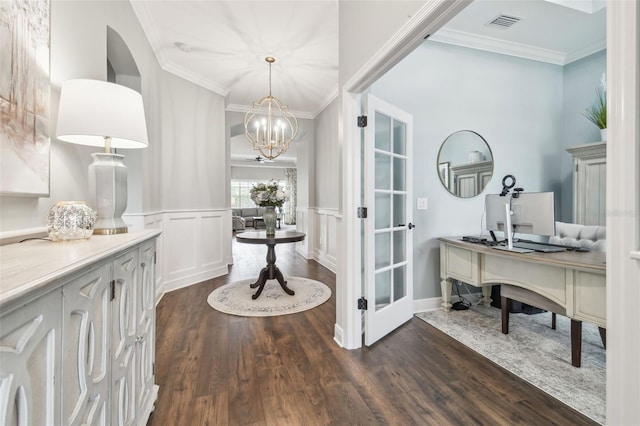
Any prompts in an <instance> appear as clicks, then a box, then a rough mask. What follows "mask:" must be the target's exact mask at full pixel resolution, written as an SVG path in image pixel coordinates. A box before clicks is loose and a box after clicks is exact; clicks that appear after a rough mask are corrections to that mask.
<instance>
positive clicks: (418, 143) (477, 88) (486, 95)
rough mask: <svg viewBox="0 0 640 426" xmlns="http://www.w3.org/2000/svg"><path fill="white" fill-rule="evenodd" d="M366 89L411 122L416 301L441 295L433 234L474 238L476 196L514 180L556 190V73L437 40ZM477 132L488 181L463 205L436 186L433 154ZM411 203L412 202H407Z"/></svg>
mask: <svg viewBox="0 0 640 426" xmlns="http://www.w3.org/2000/svg"><path fill="white" fill-rule="evenodd" d="M371 92H372V93H373V94H375V95H376V96H378V97H380V98H382V99H384V100H386V101H388V102H390V103H392V104H394V105H396V106H397V107H399V108H401V109H403V110H405V111H407V112H409V113H411V114H413V116H414V158H413V161H414V176H413V181H414V191H415V193H414V196H415V197H416V198H417V197H422V198H427V199H428V206H429V208H428V210H426V211H424V210H415V211H414V219H415V223H416V228H415V230H414V231H413V232H414V236H413V238H414V298H415V299H423V298H431V297H437V296H439V295H440V278H439V275H440V271H439V268H440V263H439V259H440V253H439V244H438V241H437V238H438V237H441V236H451V235H469V234H470V235H477V234H480V232H481V231H482V228H481V220H482V216H483V211H484V194H487V193H496V192H500V190H501V188H502V185H501V181H502V177H503V176H504V175H506V174H513V175H515V177H516V179H517V186H519V187H524V188H525V190H526V191H556V190H559V180H560V167H559V164H560V159H559V155H558V153H559V151H560V146H559V143H558V141H559V138H560V124H561V117H562V68H561V67H559V66H556V65H549V64H544V63H540V62H535V61H530V60H525V59H520V58H514V57H509V56H504V55H498V54H492V53H487V52H483V51H479V50H472V49H467V48H462V47H457V46H451V45H446V44H442V43H436V42H426V43H423V44H422V45H421V46H420V47H419V48H417V49H416V50H414V51H413V52H412V53H411V54H410V55H408V56H407V57H406V58H405V59H404V60H402V61H401V62H400V63H399V64H398V65H396V66H395V67H394V68H393V69H391V70H390V71H389V72H387V74H385V75H384V76H383V77H382V78H381V79H380V80H378V82H376V83H375V84H374V85H373V86H372V88H371ZM464 129H466V130H473V131H475V132H477V133H479V134H480V135H482V136H483V137H484V138H485V139H486V141H487V143H488V144H489V146H490V147H491V150H492V152H493V156H494V162H495V163H494V164H495V165H494V174H493V178H492V179H491V181H490V182H489V184H488V186H487V188H486V189H485V191H484V192H483V193H482V195H480V196H477V197H474V198H470V199H461V198H457V197H455V196H453V195H451V194H450V193H449V192H447V191H446V190H445V189H444V187H443V186H442V185H441V183H440V180H439V178H438V173H437V167H436V165H437V155H438V150H439V149H440V145H441V144H442V142H443V141H444V140H445V139H446V138H447V137H448V136H449V135H450V134H451V133H453V132H455V131H458V130H464ZM414 205H415V203H414Z"/></svg>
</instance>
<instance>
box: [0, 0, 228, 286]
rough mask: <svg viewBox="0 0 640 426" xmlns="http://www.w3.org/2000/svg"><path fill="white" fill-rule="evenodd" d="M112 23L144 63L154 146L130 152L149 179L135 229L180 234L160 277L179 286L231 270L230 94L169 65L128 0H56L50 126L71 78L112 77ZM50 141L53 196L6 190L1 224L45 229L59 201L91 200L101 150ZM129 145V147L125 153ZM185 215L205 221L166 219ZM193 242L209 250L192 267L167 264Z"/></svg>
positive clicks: (6, 228)
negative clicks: (94, 162)
mask: <svg viewBox="0 0 640 426" xmlns="http://www.w3.org/2000/svg"><path fill="white" fill-rule="evenodd" d="M107 26H109V27H111V28H112V29H113V30H115V31H116V32H117V33H118V34H119V35H120V36H121V37H122V39H123V41H124V42H125V43H126V45H127V46H128V48H129V50H130V51H131V54H132V56H133V58H134V60H135V62H136V65H137V67H138V69H139V71H140V76H141V92H142V96H143V100H144V105H145V114H146V124H147V130H148V135H149V146H148V147H147V148H146V149H143V150H139V151H138V152H135V154H131V159H132V160H133V161H131V163H130V164H129V165H130V167H132V170H131V171H130V172H131V175H132V177H134V178H135V177H136V176H138V177H140V176H141V177H142V183H141V185H138V186H136V187H135V188H134V190H133V191H132V196H133V197H137V198H135V199H134V201H135V202H133V203H132V205H133V208H134V209H135V211H132V210H130V209H128V210H127V212H126V213H125V214H126V217H125V221H126V222H127V224H129V225H131V227H132V230H135V229H136V228H142V227H145V226H149V227H157V228H162V229H163V230H164V231H165V232H164V233H163V234H162V236H161V239H166V238H168V236H172V235H174V236H175V239H174V240H172V241H165V242H164V243H162V241H161V242H160V244H159V246H160V247H164V249H163V250H162V255H161V256H159V259H158V268H159V269H161V270H162V273H161V274H159V275H160V276H163V277H165V278H167V277H172V278H171V279H172V280H173V283H174V284H173V285H174V286H178V285H182V284H183V283H184V282H185V280H186V281H188V279H189V278H188V277H192V278H193V279H200V278H202V277H212V276H215V275H220V274H221V273H224V272H226V270H227V268H226V267H227V263H228V262H229V261H230V259H231V219H230V215H229V214H228V213H227V212H226V211H223V212H222V213H219V212H218V210H217V209H218V208H224V207H225V205H226V203H225V199H226V198H227V193H228V191H229V188H228V185H226V174H225V167H226V166H225V165H226V160H227V158H226V157H227V153H226V148H225V147H226V144H225V138H224V135H225V133H224V98H223V97H221V96H220V95H217V94H214V93H212V92H209V91H208V90H206V89H203V88H201V87H199V86H196V85H194V84H192V83H189V82H186V81H185V80H183V79H181V78H179V77H176V76H174V75H172V74H169V73H166V72H164V71H163V70H161V69H160V67H159V65H158V62H157V60H156V57H155V54H154V52H153V51H152V49H151V46H150V45H149V43H148V41H147V39H146V37H145V34H144V32H143V31H142V28H141V26H140V24H139V22H138V20H137V18H136V16H135V14H134V13H133V10H132V8H131V4H130V3H129V2H125V1H91V2H87V1H53V2H52V3H51V120H50V129H51V130H50V134H51V135H55V125H56V121H57V114H58V103H59V94H60V85H61V83H62V82H63V81H65V80H68V79H72V78H93V79H98V80H106V77H107V66H106V58H107ZM51 148H52V149H51V195H50V197H48V198H47V197H43V198H33V197H24V198H18V197H2V198H1V200H0V217H1V218H2V220H0V232H2V233H4V234H8V233H9V234H10V233H20V232H24V231H25V230H27V229H31V228H40V227H44V225H45V220H46V215H47V212H48V210H49V208H50V206H51V205H52V204H54V203H55V202H56V201H61V200H78V199H84V200H87V201H90V200H89V188H88V185H87V180H88V177H87V173H88V172H87V168H88V165H89V163H90V162H91V157H90V154H91V152H94V151H95V148H90V147H82V146H76V145H71V144H66V143H63V142H59V141H57V140H55V138H53V137H52V141H51ZM128 152H130V150H122V151H121V153H123V154H124V155H125V156H126V155H127V153H128ZM140 156H142V158H140ZM125 164H128V163H127V160H126V158H125ZM140 167H142V168H143V170H140V169H139V168H140ZM141 200H142V201H141ZM140 209H142V211H140ZM176 214H187V215H192V216H194V217H195V218H197V220H195V219H194V222H193V225H190V226H186V227H182V228H180V229H182V230H183V231H185V232H182V233H181V232H175V231H176V229H177V228H176V229H174V228H173V227H172V226H173V225H169V226H170V228H166V226H167V225H168V224H173V223H176V222H175V221H173V220H172V219H173V218H174V215H176ZM223 222H225V224H223ZM226 222H228V223H226ZM203 226H204V228H203ZM203 231H206V234H205V233H204V232H203ZM205 237H206V240H205ZM103 238H105V237H103ZM220 241H223V242H224V243H223V246H222V249H220V246H217V244H218V243H219V242H220ZM192 244H196V245H197V246H198V247H200V248H202V253H204V256H206V257H207V258H204V259H203V258H198V259H196V261H195V264H192V265H188V267H185V263H184V262H182V264H180V265H176V266H175V268H172V267H171V266H170V265H171V263H170V262H164V263H163V260H165V259H173V258H174V257H172V256H174V255H175V252H179V253H184V252H188V251H184V250H183V251H181V248H184V246H185V245H186V246H191V245H192ZM212 244H214V245H215V247H214V246H212ZM187 248H188V247H187ZM167 265H169V266H167ZM194 265H195V266H194ZM167 268H168V269H167ZM194 268H195V269H197V270H194ZM181 271H182V275H180V273H181ZM191 283H193V281H192V282H191Z"/></svg>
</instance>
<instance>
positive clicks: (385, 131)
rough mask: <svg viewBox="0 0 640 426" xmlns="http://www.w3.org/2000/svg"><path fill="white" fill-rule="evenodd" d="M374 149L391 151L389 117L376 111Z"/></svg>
mask: <svg viewBox="0 0 640 426" xmlns="http://www.w3.org/2000/svg"><path fill="white" fill-rule="evenodd" d="M376 149H381V150H383V151H387V152H391V118H389V117H387V116H386V115H382V114H380V113H379V112H376Z"/></svg>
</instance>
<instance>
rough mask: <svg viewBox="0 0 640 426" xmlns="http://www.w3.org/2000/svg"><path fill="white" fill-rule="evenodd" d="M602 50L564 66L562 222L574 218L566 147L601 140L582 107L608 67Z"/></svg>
mask: <svg viewBox="0 0 640 426" xmlns="http://www.w3.org/2000/svg"><path fill="white" fill-rule="evenodd" d="M606 61H607V54H606V52H605V51H601V52H598V53H595V54H593V55H590V56H587V57H586V58H583V59H581V60H579V61H575V62H572V63H570V64H568V65H567V66H565V67H564V72H563V102H562V122H563V126H562V133H561V135H562V137H561V139H560V146H561V148H562V149H561V151H560V158H561V171H562V174H561V176H562V186H561V191H562V199H561V201H560V203H561V209H560V217H559V218H558V220H560V221H562V222H572V221H573V207H572V197H573V180H572V167H573V165H572V160H571V154H569V153H568V152H566V151H565V149H567V148H569V147H571V146H576V145H583V144H586V143H590V142H598V141H600V129H598V127H597V126H596V125H595V124H593V123H592V122H590V121H589V120H587V119H586V118H585V117H584V115H582V114H583V113H584V110H585V108H587V107H589V106H590V105H591V104H592V103H593V102H594V100H595V97H596V88H597V87H599V86H600V78H601V77H602V73H603V72H605V70H606V67H607V63H606Z"/></svg>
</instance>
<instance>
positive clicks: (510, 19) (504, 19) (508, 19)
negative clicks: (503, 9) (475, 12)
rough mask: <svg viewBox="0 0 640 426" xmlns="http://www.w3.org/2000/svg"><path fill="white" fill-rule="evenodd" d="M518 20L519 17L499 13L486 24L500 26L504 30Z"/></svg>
mask: <svg viewBox="0 0 640 426" xmlns="http://www.w3.org/2000/svg"><path fill="white" fill-rule="evenodd" d="M519 20H520V18H516V17H515V16H509V15H505V14H500V15H498V16H496V17H495V18H493V19H492V20H491V21H490V22H489V23H488V24H487V25H489V26H490V27H495V28H501V29H503V30H504V29H507V28H509V27H510V26H512V25H513V24H515V23H516V22H518V21H519Z"/></svg>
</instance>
